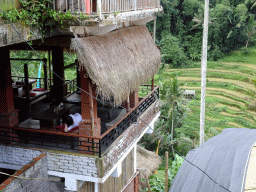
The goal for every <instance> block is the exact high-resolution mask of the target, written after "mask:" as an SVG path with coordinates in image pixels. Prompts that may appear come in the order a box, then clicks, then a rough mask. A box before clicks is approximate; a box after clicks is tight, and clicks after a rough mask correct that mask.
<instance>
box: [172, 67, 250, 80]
mask: <svg viewBox="0 0 256 192" xmlns="http://www.w3.org/2000/svg"><path fill="white" fill-rule="evenodd" d="M173 71H186V72H189V71H196V72H199V73H200V72H201V68H188V69H182V70H181V69H169V70H168V72H173ZM207 71H209V72H216V73H230V74H237V75H242V76H246V77H248V78H251V79H254V78H255V77H254V76H252V75H249V74H246V73H241V72H237V71H230V70H219V69H207Z"/></svg>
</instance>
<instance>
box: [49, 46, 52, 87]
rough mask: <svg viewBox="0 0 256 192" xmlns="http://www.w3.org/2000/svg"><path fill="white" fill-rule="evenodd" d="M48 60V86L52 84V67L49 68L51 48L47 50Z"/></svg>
mask: <svg viewBox="0 0 256 192" xmlns="http://www.w3.org/2000/svg"><path fill="white" fill-rule="evenodd" d="M48 60H49V79H50V85H49V86H50V87H51V86H52V70H51V69H52V68H51V50H48Z"/></svg>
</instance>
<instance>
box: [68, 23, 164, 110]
mask: <svg viewBox="0 0 256 192" xmlns="http://www.w3.org/2000/svg"><path fill="white" fill-rule="evenodd" d="M71 49H73V50H75V51H76V53H77V54H78V61H79V63H80V66H84V67H85V69H86V71H87V72H88V74H89V76H90V78H91V79H92V81H93V82H94V83H96V84H97V92H98V93H99V94H100V95H101V96H102V97H103V99H109V98H111V97H113V98H114V102H115V104H116V105H120V104H121V103H122V102H123V101H125V100H127V98H128V96H129V94H130V93H132V92H133V91H135V90H136V89H137V88H139V87H140V85H141V84H144V83H147V82H148V81H149V79H150V78H152V77H153V75H154V74H156V73H157V72H158V69H159V66H160V62H161V58H160V51H159V50H158V49H157V47H156V45H155V43H154V41H153V39H152V37H151V35H150V33H149V31H148V29H147V27H146V26H136V27H130V28H123V29H120V30H116V31H113V32H110V33H108V34H106V35H103V36H91V37H84V38H75V39H73V40H72V43H71Z"/></svg>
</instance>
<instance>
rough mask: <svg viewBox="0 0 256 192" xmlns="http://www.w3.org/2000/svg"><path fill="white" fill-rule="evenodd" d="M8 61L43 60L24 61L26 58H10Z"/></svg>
mask: <svg viewBox="0 0 256 192" xmlns="http://www.w3.org/2000/svg"><path fill="white" fill-rule="evenodd" d="M10 60H14V61H15V60H17V61H41V60H43V59H26V58H10Z"/></svg>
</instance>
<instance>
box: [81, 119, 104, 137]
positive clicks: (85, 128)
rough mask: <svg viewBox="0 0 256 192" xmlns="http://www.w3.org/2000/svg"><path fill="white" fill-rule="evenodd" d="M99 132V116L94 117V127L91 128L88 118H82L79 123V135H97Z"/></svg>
mask: <svg viewBox="0 0 256 192" xmlns="http://www.w3.org/2000/svg"><path fill="white" fill-rule="evenodd" d="M100 134H101V126H100V118H96V119H94V128H93V130H92V124H91V120H90V119H83V121H82V122H80V123H79V135H87V136H94V137H99V136H100Z"/></svg>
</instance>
